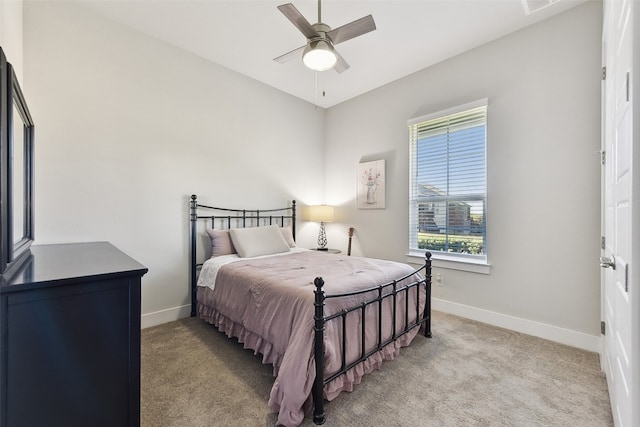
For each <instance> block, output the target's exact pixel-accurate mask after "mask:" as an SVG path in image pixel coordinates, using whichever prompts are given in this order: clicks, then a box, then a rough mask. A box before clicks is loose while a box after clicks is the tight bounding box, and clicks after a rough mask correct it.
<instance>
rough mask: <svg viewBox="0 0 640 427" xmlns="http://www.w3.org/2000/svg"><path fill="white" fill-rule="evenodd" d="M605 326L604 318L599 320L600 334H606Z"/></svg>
mask: <svg viewBox="0 0 640 427" xmlns="http://www.w3.org/2000/svg"><path fill="white" fill-rule="evenodd" d="M606 332H607V328H606V326H605V323H604V320H603V321H602V322H600V333H601V334H602V335H607V333H606Z"/></svg>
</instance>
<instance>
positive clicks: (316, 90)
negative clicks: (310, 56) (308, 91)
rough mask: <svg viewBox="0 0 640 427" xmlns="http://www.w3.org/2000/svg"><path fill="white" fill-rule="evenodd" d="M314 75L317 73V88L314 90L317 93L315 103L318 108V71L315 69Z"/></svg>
mask: <svg viewBox="0 0 640 427" xmlns="http://www.w3.org/2000/svg"><path fill="white" fill-rule="evenodd" d="M314 75H315V90H314V92H315V95H316V105H315V108H316V109H317V108H318V72H317V71H315V72H314Z"/></svg>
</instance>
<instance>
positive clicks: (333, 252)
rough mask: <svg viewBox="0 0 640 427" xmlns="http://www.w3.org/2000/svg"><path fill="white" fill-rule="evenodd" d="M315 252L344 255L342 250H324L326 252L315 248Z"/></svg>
mask: <svg viewBox="0 0 640 427" xmlns="http://www.w3.org/2000/svg"><path fill="white" fill-rule="evenodd" d="M313 250H314V251H318V252H326V253H328V254H341V253H342V251H341V250H340V249H324V250H321V249H318V248H314V249H313Z"/></svg>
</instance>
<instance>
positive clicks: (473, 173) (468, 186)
mask: <svg viewBox="0 0 640 427" xmlns="http://www.w3.org/2000/svg"><path fill="white" fill-rule="evenodd" d="M408 124H409V142H410V161H411V163H410V174H411V175H410V180H409V181H410V182H409V184H410V189H409V199H410V200H409V215H410V218H409V251H410V253H412V254H416V253H424V252H425V251H426V250H429V251H430V252H432V253H433V254H434V257H435V258H437V257H438V255H441V256H445V255H446V258H451V257H453V258H454V259H457V260H468V261H471V262H473V261H480V262H482V261H486V259H487V256H486V254H487V251H486V248H487V241H486V234H487V233H486V219H487V211H486V128H487V100H486V99H484V100H481V101H476V102H473V103H469V104H465V105H462V106H459V107H456V108H452V109H449V110H446V111H441V112H439V113H435V114H430V115H428V116H423V117H418V118H415V119H412V120H410V121H409V123H408Z"/></svg>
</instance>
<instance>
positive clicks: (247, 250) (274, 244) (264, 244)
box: [229, 225, 289, 258]
mask: <svg viewBox="0 0 640 427" xmlns="http://www.w3.org/2000/svg"><path fill="white" fill-rule="evenodd" d="M229 235H230V236H231V241H232V242H233V246H234V247H235V248H236V251H237V252H238V255H240V257H241V258H247V257H254V256H259V255H271V254H279V253H281V252H289V245H288V244H287V242H286V240H284V237H282V232H281V231H280V227H278V226H277V225H268V226H266V227H251V228H232V229H231V230H229Z"/></svg>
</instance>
